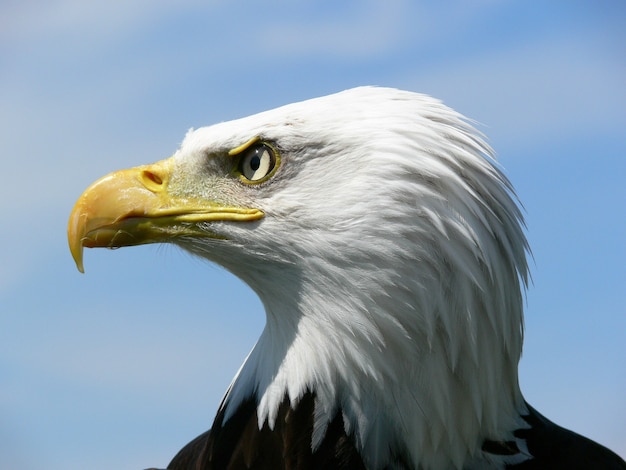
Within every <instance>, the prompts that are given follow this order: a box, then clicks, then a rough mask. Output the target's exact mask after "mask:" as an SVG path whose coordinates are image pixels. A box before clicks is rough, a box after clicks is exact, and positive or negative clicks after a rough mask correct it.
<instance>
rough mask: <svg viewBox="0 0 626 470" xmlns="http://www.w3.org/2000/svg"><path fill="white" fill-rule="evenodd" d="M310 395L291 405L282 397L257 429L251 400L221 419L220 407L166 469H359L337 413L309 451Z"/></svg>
mask: <svg viewBox="0 0 626 470" xmlns="http://www.w3.org/2000/svg"><path fill="white" fill-rule="evenodd" d="M313 402H314V397H313V394H311V393H307V394H306V395H305V396H304V397H303V398H302V399H301V400H300V402H299V403H298V405H297V407H296V408H295V409H292V408H291V407H290V406H289V400H288V399H285V400H284V401H283V403H282V404H281V406H280V409H279V411H278V416H277V418H276V425H275V427H274V429H273V430H270V429H269V427H268V426H267V423H266V424H265V425H264V426H263V428H262V429H261V430H259V428H258V423H257V413H256V407H257V403H256V401H255V400H254V399H249V400H247V401H246V402H244V403H243V404H242V405H240V406H239V408H238V409H237V411H236V412H235V414H234V415H233V416H232V417H231V418H230V419H229V420H228V421H227V422H226V423H224V422H223V421H224V412H223V410H220V412H219V413H218V415H217V417H216V418H215V423H214V424H213V428H212V429H211V430H210V431H207V432H206V433H204V434H202V435H200V436H198V437H197V438H196V439H194V440H193V441H191V442H190V443H189V444H187V445H186V446H185V447H184V448H183V449H182V450H181V451H180V452H179V453H178V455H176V457H174V459H173V460H172V462H171V463H170V464H169V466H168V467H167V468H168V470H209V469H219V470H226V469H228V470H239V469H274V470H281V469H284V470H292V469H293V470H295V469H298V470H299V469H322V468H323V469H337V470H339V469H345V470H348V469H350V470H352V469H355V470H357V469H365V467H364V465H363V461H362V460H361V457H360V455H359V453H358V452H357V450H356V448H355V446H354V444H353V443H352V440H351V439H350V438H349V437H348V436H347V435H346V433H345V430H344V425H343V419H342V417H341V414H337V416H336V417H335V419H334V420H333V421H332V422H331V423H330V425H329V426H328V430H327V432H326V436H325V437H324V440H323V441H322V443H321V444H320V446H319V448H318V449H316V450H315V452H313V451H312V449H311V437H312V433H313Z"/></svg>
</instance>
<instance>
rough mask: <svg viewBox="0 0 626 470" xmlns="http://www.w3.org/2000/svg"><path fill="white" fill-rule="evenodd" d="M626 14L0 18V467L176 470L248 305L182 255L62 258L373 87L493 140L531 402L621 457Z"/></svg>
mask: <svg viewBox="0 0 626 470" xmlns="http://www.w3.org/2000/svg"><path fill="white" fill-rule="evenodd" d="M625 21H626V4H625V3H624V2H623V1H604V0H600V1H595V0H594V1H591V0H590V1H587V2H584V1H574V0H570V1H551V2H539V1H536V2H533V1H529V2H513V1H497V0H491V1H490V0H485V1H452V0H450V1H441V2H434V1H427V2H419V1H409V0H404V1H403V0H389V1H384V2H382V1H374V0H371V1H344V2H336V1H300V2H298V1H292V2H289V1H286V0H282V1H281V0H265V1H263V2H252V1H249V2H244V1H230V2H226V1H213V2H210V1H199V0H182V1H181V0H177V1H165V0H150V1H148V0H138V1H137V0H136V1H127V0H124V1H122V0H113V1H112V0H108V1H90V2H85V1H83V0H46V1H35V0H26V1H20V2H17V1H11V0H9V1H3V2H1V3H0V146H1V147H0V158H1V163H2V166H1V168H2V183H1V184H0V210H1V213H2V222H1V224H2V225H1V227H2V230H0V468H4V469H20V470H35V469H44V468H45V469H46V470H61V469H62V470H72V469H84V468H89V469H91V470H100V469H102V470H104V469H107V470H109V469H116V470H123V469H133V470H137V469H143V468H146V467H150V466H157V467H158V466H160V467H165V466H166V465H167V463H168V462H169V460H170V459H171V458H172V457H173V456H174V454H175V453H176V452H177V451H178V450H179V449H180V448H181V447H182V446H183V445H185V444H186V443H187V442H188V441H190V440H191V439H192V438H194V437H195V436H196V435H198V434H200V433H201V432H203V431H205V430H206V429H208V428H209V427H210V426H211V423H212V420H213V416H214V413H215V411H216V408H217V406H218V404H219V401H220V398H221V396H222V394H223V393H224V391H225V390H226V387H227V386H228V384H229V382H230V380H231V379H232V377H233V376H234V374H235V372H236V371H237V368H238V367H239V365H240V363H241V362H242V360H243V359H244V357H245V356H246V354H247V352H248V351H249V350H250V349H251V347H252V346H253V344H254V342H255V341H256V338H257V337H258V335H259V334H260V332H261V330H262V328H263V325H264V322H265V316H264V313H263V310H262V307H261V304H260V302H259V301H258V300H257V298H256V297H255V295H254V294H253V293H252V291H251V290H250V289H249V288H248V287H247V286H246V285H244V284H243V283H241V282H240V281H239V280H238V279H236V278H235V277H234V276H232V275H231V274H229V273H228V272H226V271H225V270H223V269H221V268H219V267H217V266H214V265H211V264H209V263H207V262H204V261H200V260H197V259H195V258H193V257H192V256H191V255H188V254H186V253H184V252H182V251H181V250H180V249H178V248H174V247H169V246H144V247H136V248H125V249H120V250H115V251H110V250H87V251H86V252H85V269H86V274H84V275H81V274H79V273H78V271H77V270H76V268H75V266H74V263H73V261H72V259H71V256H70V253H69V250H68V248H67V241H66V224H67V219H68V216H69V213H70V210H71V208H72V206H73V204H74V202H75V200H76V199H77V198H78V196H79V195H80V194H81V192H82V191H83V190H84V189H85V188H86V187H87V186H88V185H89V184H90V183H92V182H93V181H94V180H95V179H97V178H99V177H100V176H102V175H104V174H106V173H109V172H110V171H112V170H116V169H120V168H126V167H129V166H134V165H138V164H143V163H149V162H153V161H156V160H160V159H162V158H165V157H168V156H169V155H171V154H172V153H173V152H174V151H175V150H176V148H177V146H178V144H179V143H180V142H181V140H182V138H183V136H184V134H185V132H186V131H187V130H188V129H189V128H191V127H201V126H204V125H209V124H212V123H216V122H219V121H224V120H229V119H233V118H237V117H243V116H246V115H248V114H252V113H255V112H259V111H263V110H265V109H270V108H274V107H277V106H280V105H283V104H287V103H290V102H293V101H299V100H302V99H307V98H312V97H315V96H321V95H325V94H329V93H332V92H336V91H340V90H343V89H346V88H350V87H353V86H357V85H365V84H371V85H384V86H392V87H398V88H404V89H408V90H412V91H418V92H424V93H428V94H431V95H434V96H436V97H438V98H440V99H442V100H443V101H444V102H445V103H447V104H448V105H450V106H452V107H454V108H455V109H457V110H458V111H460V112H462V113H464V114H466V115H467V116H469V117H471V118H473V119H475V120H477V121H478V122H480V123H481V124H480V129H481V130H482V131H483V132H485V133H486V134H487V135H488V137H489V139H490V142H491V144H492V145H493V147H494V148H495V149H496V152H497V153H498V156H499V159H500V162H501V163H502V165H503V166H504V168H505V170H506V173H507V174H508V176H509V177H510V179H511V180H512V182H513V184H514V185H515V187H516V189H517V191H518V194H519V197H520V199H521V200H522V202H523V204H524V207H525V212H526V218H527V225H528V238H529V240H530V244H531V246H532V250H533V254H534V259H533V260H532V261H531V267H532V272H533V285H532V286H531V288H530V289H529V291H528V294H527V308H526V338H525V347H524V356H523V358H522V361H521V364H520V381H521V386H522V391H523V392H524V394H525V397H526V399H527V400H528V401H529V402H530V403H531V404H532V405H533V406H535V407H536V408H537V409H539V410H540V411H541V412H542V413H543V414H545V415H546V416H547V417H548V418H550V419H552V420H554V421H555V422H557V423H559V424H560V425H563V426H566V427H568V428H570V429H573V430H575V431H577V432H580V433H583V434H584V435H586V436H588V437H591V438H593V439H595V440H597V441H599V442H601V443H603V444H604V445H607V446H609V447H611V448H613V449H614V450H616V451H617V452H618V453H620V454H621V455H622V456H626V398H624V397H626V307H625V305H626V294H625V291H626V244H625V243H624V240H625V238H626V218H625V217H624V212H625V210H624V206H625V202H626V159H625V155H626V137H625V135H626V111H625V110H626V32H625V31H626V29H625V28H624V24H625Z"/></svg>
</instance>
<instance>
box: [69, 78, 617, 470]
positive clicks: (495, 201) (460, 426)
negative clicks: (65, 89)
mask: <svg viewBox="0 0 626 470" xmlns="http://www.w3.org/2000/svg"><path fill="white" fill-rule="evenodd" d="M68 237H69V245H70V249H71V252H72V255H73V257H74V259H75V261H76V264H77V266H78V269H79V270H80V271H83V261H82V256H83V255H82V252H83V247H90V248H91V247H108V248H114V247H122V246H131V245H139V244H145V243H174V244H176V245H178V246H180V247H182V248H184V249H185V250H188V251H190V252H191V253H194V254H196V255H198V256H200V257H202V258H206V259H208V260H211V261H213V262H216V263H218V264H220V265H222V266H224V267H225V268H227V269H228V270H230V271H231V272H232V273H234V274H235V275H237V276H238V277H240V278H241V279H242V280H243V281H245V282H246V283H247V284H248V285H249V286H250V287H251V288H252V289H253V290H254V291H255V292H256V293H257V294H258V296H259V297H260V299H261V301H262V302H263V305H264V307H265V311H266V316H267V321H266V325H265V328H264V330H263V332H262V334H261V336H260V338H259V340H258V342H257V343H256V345H255V346H254V348H253V349H252V351H251V352H250V354H249V355H248V357H247V359H246V361H245V363H244V364H243V365H242V366H241V368H240V370H239V372H238V373H237V375H236V376H235V379H234V380H233V382H232V384H231V385H230V387H229V388H228V390H227V392H226V394H225V396H224V398H223V400H222V403H221V405H220V406H219V410H218V413H217V416H216V418H215V421H214V423H213V426H212V428H211V430H209V431H208V432H206V433H205V434H202V435H201V436H199V437H197V438H196V439H195V440H193V441H192V442H191V443H189V444H188V445H187V446H186V447H184V448H183V449H182V450H181V451H180V452H179V453H178V455H176V456H175V457H174V459H173V460H172V462H171V463H170V464H169V466H168V469H171V470H179V469H225V468H228V469H240V468H241V469H243V468H253V469H265V468H270V469H300V468H323V469H416V470H417V469H474V468H494V469H501V468H520V469H539V468H567V469H572V468H585V469H588V468H622V469H624V468H626V464H625V463H624V461H623V460H622V459H621V458H620V457H618V456H617V455H616V454H614V453H612V452H611V451H609V450H608V449H606V448H604V447H602V446H600V445H599V444H596V443H594V442H592V441H590V440H588V439H586V438H584V437H581V436H579V435H577V434H575V433H573V432H571V431H568V430H565V429H563V428H561V427H559V426H557V425H555V424H553V423H552V422H550V421H549V420H547V419H546V418H545V417H543V416H542V415H541V414H539V413H538V412H537V411H535V410H534V409H533V408H532V407H531V406H530V405H528V403H526V402H525V400H524V398H523V396H522V393H521V391H520V387H519V384H518V374H517V365H518V361H519V359H520V354H521V351H522V336H523V325H522V322H523V318H522V314H523V312H522V309H523V299H522V297H523V291H524V289H525V287H526V284H527V279H528V267H527V262H526V254H527V251H528V248H527V243H526V239H525V236H524V233H523V220H522V215H521V213H520V210H519V208H518V205H517V201H516V197H515V195H514V192H513V189H512V187H511V184H510V183H509V181H508V180H507V178H506V177H505V176H504V175H503V173H502V171H501V170H500V169H499V167H498V166H497V165H496V164H495V162H494V159H493V156H492V151H491V149H490V148H489V147H488V145H487V144H486V143H485V141H484V139H483V137H482V136H481V135H480V134H479V133H478V132H477V131H476V130H475V129H474V128H473V127H472V126H471V124H470V123H469V121H468V120H467V119H465V118H464V117H463V116H461V115H459V114H458V113H456V112H455V111H453V110H451V109H450V108H448V107H446V106H444V105H443V104H442V103H441V102H439V101H437V100H435V99H432V98H430V97H428V96H424V95H420V94H415V93H411V92H406V91H400V90H395V89H386V88H376V87H361V88H355V89H352V90H348V91H344V92H342V93H338V94H334V95H330V96H326V97H322V98H317V99H313V100H309V101H304V102H301V103H295V104H291V105H287V106H284V107H281V108H278V109H274V110H271V111H267V112H263V113H260V114H257V115H254V116H250V117H246V118H243V119H239V120H235V121H231V122H224V123H221V124H217V125H213V126H210V127H204V128H200V129H197V130H191V131H190V132H189V133H188V134H187V136H186V137H185V139H184V141H183V143H182V145H181V147H180V149H179V150H178V151H177V152H176V153H175V154H174V155H173V156H172V157H171V158H168V159H166V160H162V161H159V162H157V163H154V164H152V165H146V166H140V167H137V168H133V169H130V170H124V171H119V172H115V173H112V174H110V175H108V176H105V177H103V178H102V179H100V180H98V181H96V182H95V183H94V184H93V185H92V186H90V187H89V188H88V189H87V190H86V191H85V193H83V194H82V195H81V196H80V198H79V199H78V201H77V203H76V205H75V207H74V209H73V211H72V214H71V216H70V220H69V227H68Z"/></svg>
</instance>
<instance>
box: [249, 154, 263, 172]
mask: <svg viewBox="0 0 626 470" xmlns="http://www.w3.org/2000/svg"><path fill="white" fill-rule="evenodd" d="M260 166H261V157H259V155H258V154H255V155H254V157H252V159H251V160H250V168H252V171H257V170H258V169H259V167H260Z"/></svg>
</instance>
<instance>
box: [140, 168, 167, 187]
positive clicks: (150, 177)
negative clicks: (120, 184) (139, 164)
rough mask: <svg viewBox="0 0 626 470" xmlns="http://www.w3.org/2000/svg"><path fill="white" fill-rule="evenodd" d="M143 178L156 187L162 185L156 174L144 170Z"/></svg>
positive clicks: (161, 180)
mask: <svg viewBox="0 0 626 470" xmlns="http://www.w3.org/2000/svg"><path fill="white" fill-rule="evenodd" d="M143 177H144V178H145V179H147V180H149V181H151V182H152V183H154V184H157V185H162V184H163V179H162V178H161V177H160V176H159V175H157V174H156V173H153V172H151V171H148V170H145V171H144V172H143Z"/></svg>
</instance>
